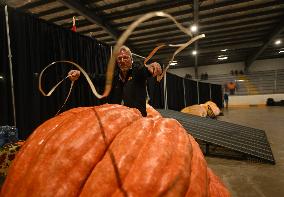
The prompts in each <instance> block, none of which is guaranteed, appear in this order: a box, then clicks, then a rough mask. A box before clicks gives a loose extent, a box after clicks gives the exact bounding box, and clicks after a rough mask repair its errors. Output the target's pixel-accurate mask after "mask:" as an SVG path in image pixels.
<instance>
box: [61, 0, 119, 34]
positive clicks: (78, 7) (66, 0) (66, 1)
mask: <svg viewBox="0 0 284 197" xmlns="http://www.w3.org/2000/svg"><path fill="white" fill-rule="evenodd" d="M59 2H61V3H62V4H63V5H65V6H66V7H68V8H70V9H72V10H74V11H75V12H77V13H78V14H80V15H81V16H84V17H85V18H86V19H87V20H89V21H90V22H92V23H95V24H97V25H98V26H100V27H101V28H103V29H104V30H105V31H106V32H108V33H109V34H110V35H111V36H112V37H113V38H114V39H115V40H117V39H118V37H119V33H118V32H117V31H116V30H115V29H113V28H112V26H111V24H109V23H108V21H106V20H105V19H104V18H103V17H99V16H97V15H95V14H94V12H93V11H91V10H90V9H88V8H86V7H85V6H84V5H83V4H82V3H80V2H79V1H73V0H59Z"/></svg>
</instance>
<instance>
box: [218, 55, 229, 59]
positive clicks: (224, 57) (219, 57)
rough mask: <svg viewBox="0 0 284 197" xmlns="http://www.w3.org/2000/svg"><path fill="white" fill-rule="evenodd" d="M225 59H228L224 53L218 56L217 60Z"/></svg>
mask: <svg viewBox="0 0 284 197" xmlns="http://www.w3.org/2000/svg"><path fill="white" fill-rule="evenodd" d="M226 59H228V56H224V55H219V56H218V60H226Z"/></svg>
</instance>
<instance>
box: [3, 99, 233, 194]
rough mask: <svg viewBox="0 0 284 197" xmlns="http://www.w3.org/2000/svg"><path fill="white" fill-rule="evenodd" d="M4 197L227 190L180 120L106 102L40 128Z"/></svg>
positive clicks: (23, 151)
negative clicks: (147, 115)
mask: <svg viewBox="0 0 284 197" xmlns="http://www.w3.org/2000/svg"><path fill="white" fill-rule="evenodd" d="M156 115H157V113H156ZM1 196H3V197H5V196H10V197H15V196H27V197H32V196H36V197H39V196H51V197H54V196H62V197H63V196H64V197H69V196H107V197H108V196H141V197H148V196H174V197H176V196H229V193H228V191H227V190H226V188H225V187H224V186H223V184H222V183H221V182H220V181H219V180H218V178H217V177H216V176H215V175H214V174H213V173H212V172H211V171H210V170H208V168H207V165H206V162H205V160H204V157H203V155H202V153H201V151H200V149H199V146H198V144H197V143H196V142H195V140H194V139H193V138H192V137H191V136H189V135H188V134H187V132H186V131H185V130H184V128H183V127H182V126H181V125H180V124H179V123H178V122H177V121H176V120H174V119H167V118H162V117H160V118H158V117H157V116H155V118H149V117H148V118H144V117H142V116H141V114H140V113H139V111H138V110H136V109H130V108H127V107H125V106H120V105H109V104H106V105H102V106H97V107H81V108H76V109H72V110H69V111H67V112H64V113H62V114H60V115H58V116H56V117H54V118H52V119H50V120H48V121H46V122H45V123H44V124H42V125H41V126H39V127H38V128H37V129H36V130H35V131H34V132H33V134H32V135H31V136H30V137H29V139H28V140H27V141H26V143H25V144H24V146H23V147H22V148H21V150H20V152H19V153H18V155H17V156H16V158H15V160H14V162H13V164H12V166H11V168H10V170H9V173H8V176H7V179H6V181H5V183H4V185H3V188H2V190H1Z"/></svg>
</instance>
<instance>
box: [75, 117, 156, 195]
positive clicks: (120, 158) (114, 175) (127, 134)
mask: <svg viewBox="0 0 284 197" xmlns="http://www.w3.org/2000/svg"><path fill="white" fill-rule="evenodd" d="M144 121H147V122H145V123H144V124H143V122H144ZM142 124H143V125H145V127H146V128H147V129H146V130H143V129H140V127H143V126H141V125H142ZM147 125H148V126H147ZM151 125H152V126H153V121H152V120H150V119H148V118H139V119H138V120H136V121H135V122H133V123H132V124H131V125H129V126H128V127H126V128H124V129H123V130H122V131H121V132H120V133H119V134H117V136H116V138H115V139H114V140H113V142H112V143H111V145H110V147H109V148H108V150H107V151H108V153H106V154H105V155H104V158H102V160H101V161H100V162H99V163H98V164H97V166H96V167H95V168H94V169H93V172H92V175H91V176H90V178H89V180H88V182H87V183H86V184H85V186H84V189H83V192H82V193H81V195H80V196H89V195H91V194H92V193H94V191H96V192H97V193H98V192H99V194H97V195H98V196H99V195H100V194H101V193H100V192H101V191H102V190H107V193H106V194H104V195H105V196H110V195H111V193H112V194H113V193H115V191H116V189H117V188H119V190H120V191H122V193H124V194H125V190H124V188H123V182H124V177H126V176H127V174H128V172H129V170H130V168H131V167H129V166H132V165H133V164H132V160H135V155H136V151H135V152H133V150H137V149H138V148H139V150H140V149H141V146H142V145H143V144H145V143H146V141H145V136H147V135H149V132H148V131H149V130H151V129H149V128H148V127H152V126H151ZM137 127H138V128H137ZM143 128H144V127H143ZM136 129H137V131H138V132H139V133H137V132H136ZM125 139H127V140H128V141H131V143H129V142H128V143H124V142H125ZM121 143H123V144H121ZM117 147H119V149H117ZM133 148H134V149H133ZM133 153H135V155H133ZM112 156H114V160H115V161H113V157H112ZM130 160H131V161H130ZM121 162H122V163H121ZM104 174H107V175H106V176H105V180H101V179H100V177H101V176H104ZM110 174H111V175H110ZM102 182H104V183H105V184H103V183H102ZM102 184H103V185H110V184H111V185H112V187H107V188H106V187H104V188H99V186H98V185H102ZM113 185H115V186H113ZM97 190H100V191H97ZM101 195H102V194H101Z"/></svg>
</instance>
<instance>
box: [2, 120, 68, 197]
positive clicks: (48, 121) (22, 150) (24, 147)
mask: <svg viewBox="0 0 284 197" xmlns="http://www.w3.org/2000/svg"><path fill="white" fill-rule="evenodd" d="M69 118H70V116H66V117H62V120H60V123H59V124H58V126H59V125H62V124H63V122H64V121H65V120H66V119H69ZM53 120H55V119H53V118H52V119H50V120H47V121H45V122H44V123H43V124H42V125H40V126H39V127H38V128H37V129H36V130H38V129H41V128H42V127H44V126H45V125H46V124H47V125H48V124H50V123H51V122H53ZM56 120H57V119H56ZM58 126H57V127H53V128H52V129H50V130H49V133H52V132H55V130H56V129H57V128H58ZM36 130H35V131H36ZM36 135H37V134H36V133H34V134H32V136H30V137H29V138H28V140H27V141H26V143H24V145H23V147H22V148H21V151H20V152H19V153H18V154H17V156H16V158H15V160H14V161H13V162H12V165H11V166H10V169H11V170H9V171H11V172H10V173H13V174H14V171H15V172H17V176H7V180H8V179H10V177H17V179H18V180H17V181H14V183H13V186H12V187H17V186H16V185H21V183H19V182H21V181H20V180H21V179H20V174H19V172H23V173H22V175H21V176H22V177H25V176H26V175H27V173H28V170H23V166H21V165H19V166H15V165H14V163H16V162H17V161H18V160H20V158H21V157H24V156H23V155H25V154H26V152H27V151H29V150H27V149H28V148H30V147H28V143H27V142H29V141H31V140H34V138H35V137H37V136H36ZM46 135H48V133H47V134H46ZM41 137H42V136H41ZM34 143H35V144H36V142H34ZM41 147H42V146H41ZM35 151H36V153H37V155H38V154H40V152H41V148H40V149H36V150H35ZM25 157H27V156H26V155H25ZM36 159H37V157H36V156H35V155H33V156H30V161H29V162H34V161H35V160H36ZM15 168H16V169H15ZM18 168H20V169H21V170H19V171H18V170H17V169H18ZM27 168H28V169H29V165H28V166H27ZM8 183H10V181H5V182H4V185H3V187H2V189H3V188H4V189H5V188H8V187H9V186H6V187H4V186H5V184H8ZM8 185H9V184H8ZM10 187H11V186H10ZM19 188H21V187H19ZM4 191H5V190H1V193H0V194H1V195H2V194H5V192H4Z"/></svg>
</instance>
